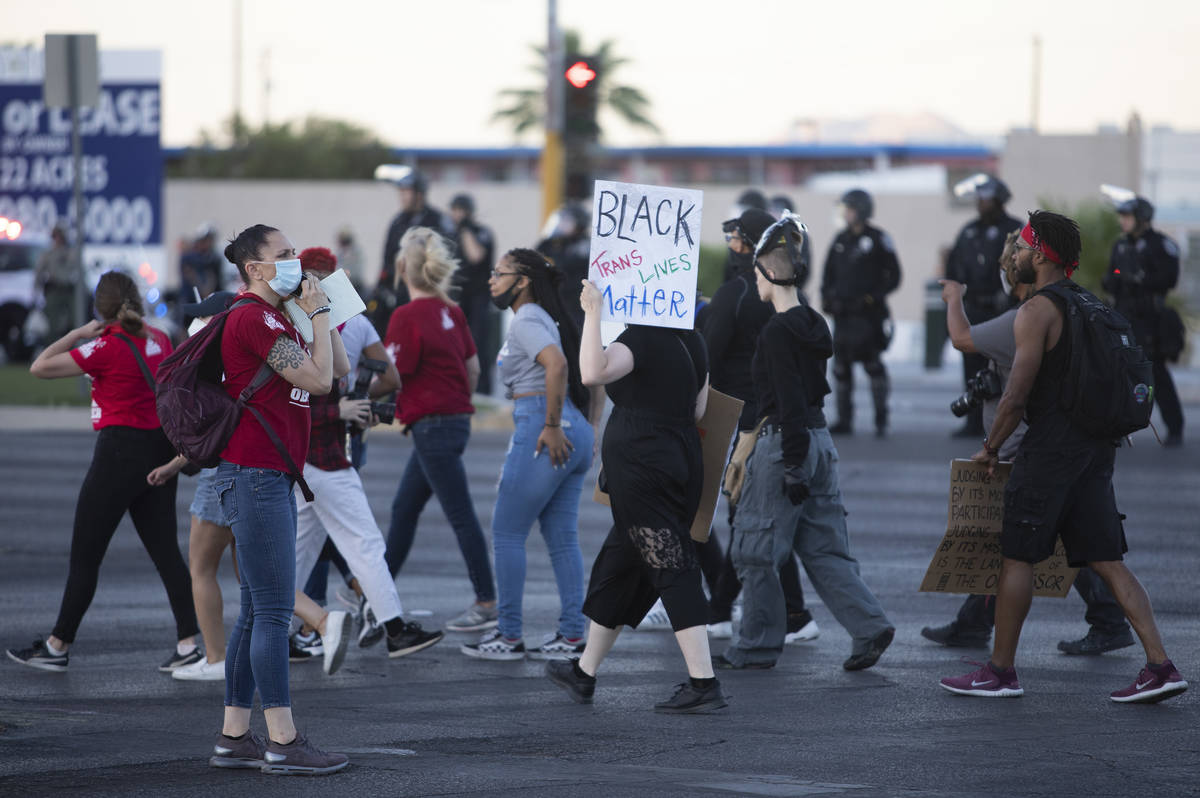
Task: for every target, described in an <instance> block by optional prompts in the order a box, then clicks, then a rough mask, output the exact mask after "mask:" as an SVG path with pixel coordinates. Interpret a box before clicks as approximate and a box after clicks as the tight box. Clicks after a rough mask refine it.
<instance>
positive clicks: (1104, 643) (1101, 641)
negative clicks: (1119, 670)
mask: <svg viewBox="0 0 1200 798" xmlns="http://www.w3.org/2000/svg"><path fill="white" fill-rule="evenodd" d="M1135 642H1137V641H1135V640H1134V639H1133V632H1131V631H1129V629H1128V627H1127V628H1125V629H1122V630H1121V631H1119V632H1109V633H1106V632H1098V631H1096V630H1095V629H1094V628H1093V629H1089V630H1088V633H1087V634H1086V635H1084V636H1083V637H1082V638H1080V639H1079V640H1060V641H1058V650H1059V651H1061V652H1062V653H1064V654H1071V655H1083V656H1096V655H1097V654H1103V653H1104V652H1105V651H1116V650H1117V649H1118V648H1128V647H1129V646H1132V645H1133V644H1134V643H1135Z"/></svg>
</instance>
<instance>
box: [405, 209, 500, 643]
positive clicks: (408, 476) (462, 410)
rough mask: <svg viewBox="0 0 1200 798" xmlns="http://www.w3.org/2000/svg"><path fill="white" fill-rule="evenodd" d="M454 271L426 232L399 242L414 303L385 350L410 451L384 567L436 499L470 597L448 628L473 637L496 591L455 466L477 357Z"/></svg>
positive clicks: (465, 436) (492, 614) (491, 619)
mask: <svg viewBox="0 0 1200 798" xmlns="http://www.w3.org/2000/svg"><path fill="white" fill-rule="evenodd" d="M457 267H458V264H457V263H456V262H455V260H454V259H453V258H452V257H451V256H450V252H449V249H448V248H447V246H446V242H445V240H443V239H442V237H441V236H439V235H438V234H437V233H435V232H434V231H433V230H430V229H429V228H428V227H414V228H412V229H411V230H409V231H408V232H407V233H405V234H404V238H402V239H400V254H399V255H398V256H397V257H396V274H397V276H398V277H402V278H403V279H404V284H405V285H406V286H407V287H408V292H409V296H411V297H412V301H411V302H409V303H408V304H406V305H401V306H400V307H398V308H396V310H395V311H394V312H393V313H392V318H391V321H390V322H388V329H387V336H386V338H385V340H384V345H385V347H386V348H387V351H388V354H389V355H390V356H391V358H392V361H393V362H395V364H396V370H397V371H398V372H400V392H399V394H397V396H396V415H397V416H399V418H400V423H402V424H406V425H408V428H409V429H410V430H411V431H412V439H413V452H412V454H411V455H409V458H408V465H407V466H405V468H404V475H403V476H402V477H401V478H400V486H399V487H398V488H397V489H396V498H395V499H394V500H393V502H392V524H391V528H390V529H389V530H388V543H387V562H388V568H389V569H390V570H391V572H392V576H393V577H394V576H395V575H396V573H397V572H399V570H400V567H401V566H402V565H404V560H405V559H406V558H407V557H408V551H409V549H410V548H412V542H413V537H414V536H415V535H416V532H417V519H418V518H420V516H421V511H422V510H423V509H425V504H426V502H428V501H429V497H430V496H432V495H434V494H437V497H438V502H439V503H440V504H441V505H442V512H444V513H445V514H446V518H447V519H448V520H449V521H450V525H451V527H453V529H454V534H455V536H456V537H457V538H458V547H459V549H460V550H461V551H462V555H463V559H464V560H465V561H466V564H467V575H468V576H469V577H470V579H471V585H472V587H474V589H475V602H474V603H473V604H472V605H471V606H470V607H468V608H467V610H466V612H464V613H463V614H462V615H460V616H459V617H458V618H455V619H454V620H453V621H451V622H450V623H448V624H447V625H446V628H447V629H449V630H450V631H453V632H470V631H482V630H484V629H489V628H491V627H493V626H495V625H496V617H497V615H496V586H495V583H494V582H493V581H492V566H491V563H490V562H489V561H488V546H487V540H486V539H485V538H484V536H483V529H482V528H481V527H480V526H479V518H478V517H477V516H476V515H475V505H474V504H472V503H471V492H470V490H469V489H468V488H467V472H466V469H465V468H463V462H462V455H463V451H464V450H465V449H466V448H467V441H468V440H469V439H470V437H471V413H474V412H475V408H474V407H472V406H471V394H472V393H473V392H474V390H475V383H476V382H477V381H478V380H479V356H478V355H477V354H476V353H475V342H474V341H472V340H471V333H470V331H469V328H468V327H467V319H466V316H464V315H463V312H462V310H460V309H459V307H458V305H456V304H454V303H453V302H452V301H450V298H449V297H448V296H447V295H446V286H447V285H448V284H449V282H450V275H451V274H452V273H453V272H454V270H455V269H456V268H457Z"/></svg>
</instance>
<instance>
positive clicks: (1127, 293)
mask: <svg viewBox="0 0 1200 798" xmlns="http://www.w3.org/2000/svg"><path fill="white" fill-rule="evenodd" d="M1116 210H1117V214H1118V216H1119V218H1120V222H1121V232H1122V235H1121V237H1120V238H1118V239H1117V241H1116V243H1114V244H1113V248H1112V255H1111V256H1110V258H1109V268H1108V274H1106V275H1105V276H1104V282H1103V285H1104V290H1105V291H1107V292H1108V293H1109V294H1110V295H1111V296H1112V298H1113V305H1114V307H1115V308H1116V310H1117V312H1118V313H1120V314H1121V315H1122V316H1124V317H1125V318H1126V319H1128V320H1129V323H1130V324H1131V325H1133V333H1134V335H1135V336H1136V337H1137V342H1138V343H1139V344H1141V345H1142V347H1143V348H1144V349H1145V351H1146V354H1147V355H1148V356H1149V358H1150V360H1151V362H1152V363H1153V364H1154V400H1155V402H1156V403H1157V404H1158V409H1159V411H1160V412H1161V413H1162V417H1163V421H1164V422H1165V423H1166V425H1167V438H1166V440H1165V441H1164V443H1165V444H1166V445H1168V446H1179V445H1181V444H1182V443H1183V407H1182V406H1181V405H1180V403H1179V394H1178V393H1176V391H1175V382H1174V380H1172V379H1171V372H1170V371H1168V370H1167V361H1168V360H1174V359H1175V358H1177V357H1178V356H1179V353H1180V351H1181V350H1182V349H1183V330H1182V327H1183V325H1182V322H1181V321H1180V320H1179V315H1178V314H1177V313H1176V312H1175V311H1174V310H1173V309H1172V308H1170V307H1168V306H1167V304H1166V297H1167V292H1168V291H1170V290H1171V289H1172V288H1174V287H1175V284H1176V283H1177V282H1178V281H1179V247H1178V246H1177V245H1176V244H1175V242H1174V241H1172V240H1171V239H1170V238H1169V237H1168V236H1165V235H1163V234H1162V233H1160V232H1159V231H1157V230H1155V229H1154V228H1153V227H1151V226H1150V222H1151V220H1153V218H1154V206H1153V205H1151V204H1150V202H1149V201H1148V200H1147V199H1146V198H1145V197H1133V198H1130V199H1126V200H1124V201H1122V202H1120V203H1119V204H1117V206H1116Z"/></svg>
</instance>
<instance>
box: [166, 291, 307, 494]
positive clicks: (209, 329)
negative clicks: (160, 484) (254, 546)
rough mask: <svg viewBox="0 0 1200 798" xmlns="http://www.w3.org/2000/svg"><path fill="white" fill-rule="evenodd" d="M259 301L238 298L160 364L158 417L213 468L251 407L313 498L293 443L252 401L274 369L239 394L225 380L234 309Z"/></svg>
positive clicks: (180, 447) (172, 437)
mask: <svg viewBox="0 0 1200 798" xmlns="http://www.w3.org/2000/svg"><path fill="white" fill-rule="evenodd" d="M253 302H254V300H252V299H241V300H238V301H237V302H234V303H233V304H232V305H231V306H230V307H229V309H228V310H225V311H222V312H221V313H218V314H217V315H215V316H213V317H212V318H211V319H209V321H208V324H206V325H204V327H203V329H201V330H199V331H198V332H197V333H196V334H195V335H193V336H192V337H191V338H188V339H187V340H186V341H184V342H183V344H182V345H181V346H180V347H179V348H178V349H176V350H175V351H174V352H172V353H171V354H170V355H168V356H167V357H166V358H165V359H164V360H163V361H162V363H160V364H159V366H158V374H157V375H156V377H157V379H156V381H155V382H156V386H155V391H154V394H155V397H154V398H155V405H156V407H157V409H158V420H159V421H161V422H162V428H163V432H164V433H165V434H166V436H167V440H169V441H170V442H171V445H172V446H174V447H175V450H176V451H178V452H179V453H180V454H182V455H183V456H184V457H186V458H188V459H189V460H191V461H192V462H193V463H195V464H196V465H198V466H200V467H201V468H212V467H213V466H216V465H217V464H219V463H220V462H221V453H222V452H223V451H225V447H226V446H228V445H229V439H230V438H232V437H233V432H234V430H236V429H237V425H238V422H239V421H240V420H241V417H242V411H243V410H249V411H250V413H251V414H252V415H253V416H254V417H255V418H256V419H258V423H259V424H261V425H262V427H263V429H264V430H266V433H267V437H269V438H270V439H271V443H273V444H274V445H275V449H276V450H277V451H278V452H279V454H280V456H282V457H283V462H285V463H286V464H287V467H288V469H289V472H288V473H289V475H290V476H291V477H292V478H293V479H294V480H295V481H296V484H298V485H299V486H300V491H301V493H303V494H304V498H305V499H306V500H307V501H312V500H313V493H312V491H311V490H309V487H308V483H306V482H305V481H304V477H303V475H302V474H301V472H300V469H299V468H298V467H297V466H296V463H295V461H293V460H292V456H291V455H290V454H288V450H287V447H286V446H284V445H283V441H282V440H281V439H280V438H279V435H277V434H276V432H275V430H274V429H272V428H271V425H270V424H268V423H267V420H266V419H265V418H263V415H262V413H260V412H259V411H258V410H257V409H256V408H254V407H251V406H250V405H249V404H248V402H249V401H250V397H252V396H254V394H255V393H256V392H257V391H258V389H259V388H261V387H263V386H264V385H266V384H267V382H268V381H269V380H270V379H271V377H272V376H274V374H275V371H274V369H272V368H271V367H270V366H268V365H267V364H266V363H263V364H262V366H260V367H259V369H258V373H257V374H255V375H254V379H252V380H250V384H249V385H247V386H246V387H245V388H244V389H242V392H241V394H239V395H238V398H237V399H233V398H232V397H230V395H229V394H228V393H227V392H226V390H225V388H224V386H223V385H222V384H221V383H222V375H223V374H224V371H225V367H224V364H223V363H222V360H221V338H222V336H223V335H224V333H225V321H226V319H227V318H228V317H229V314H230V313H231V312H233V309H234V308H236V307H238V306H239V305H243V304H248V303H253Z"/></svg>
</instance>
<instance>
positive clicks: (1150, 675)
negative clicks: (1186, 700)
mask: <svg viewBox="0 0 1200 798" xmlns="http://www.w3.org/2000/svg"><path fill="white" fill-rule="evenodd" d="M1187 687H1188V684H1187V682H1185V681H1184V680H1183V677H1182V676H1180V675H1179V671H1177V670H1175V666H1174V665H1172V664H1171V660H1167V661H1166V662H1164V663H1163V664H1162V665H1149V664H1148V665H1146V667H1144V668H1142V672H1141V673H1139V674H1138V677H1137V680H1136V681H1134V683H1133V684H1131V685H1129V686H1128V687H1126V688H1125V689H1124V690H1118V691H1116V692H1115V693H1112V694H1111V695H1110V696H1109V698H1111V699H1112V700H1113V701H1116V702H1117V703H1118V704H1155V703H1158V702H1159V701H1164V700H1166V699H1168V698H1171V697H1173V696H1177V695H1179V694H1180V693H1182V692H1183V691H1185V690H1187Z"/></svg>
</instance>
